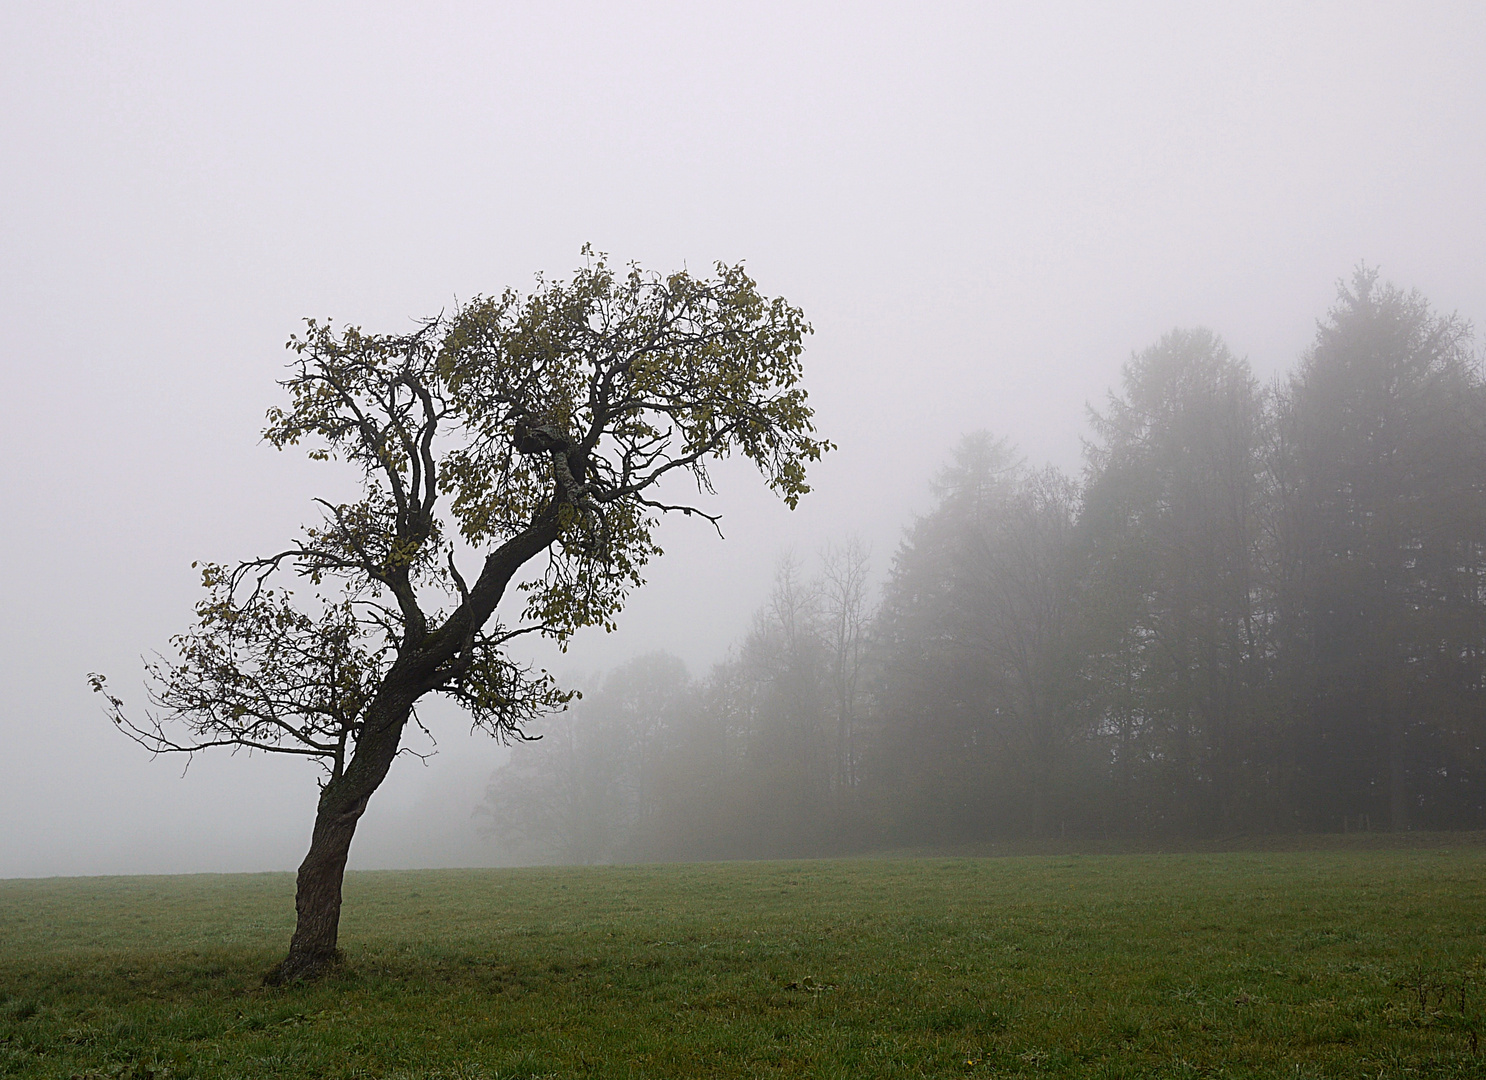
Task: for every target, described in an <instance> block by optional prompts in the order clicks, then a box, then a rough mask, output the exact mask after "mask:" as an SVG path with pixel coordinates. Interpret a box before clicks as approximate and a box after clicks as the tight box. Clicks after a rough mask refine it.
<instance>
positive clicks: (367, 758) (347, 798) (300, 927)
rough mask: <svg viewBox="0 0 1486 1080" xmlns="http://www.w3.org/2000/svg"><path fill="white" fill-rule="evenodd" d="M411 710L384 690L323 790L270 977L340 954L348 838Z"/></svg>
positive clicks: (305, 972) (296, 974)
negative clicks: (283, 951) (342, 767)
mask: <svg viewBox="0 0 1486 1080" xmlns="http://www.w3.org/2000/svg"><path fill="white" fill-rule="evenodd" d="M411 712H412V699H411V697H408V696H406V695H402V694H395V695H389V694H386V693H385V691H384V694H383V698H382V700H379V701H377V702H374V703H373V704H372V706H371V708H370V709H369V710H368V711H367V720H366V724H365V726H364V727H363V729H362V735H361V739H360V741H359V742H358V743H357V745H356V752H355V753H354V754H353V755H352V757H351V763H350V765H348V766H347V767H346V771H345V772H344V773H342V774H341V775H339V776H337V777H334V778H332V779H331V780H330V781H329V782H328V783H327V784H326V785H325V787H324V788H323V789H322V790H321V792H320V803H319V808H318V810H317V811H316V814H315V831H314V833H313V834H312V835H311V838H310V850H309V854H307V855H306V856H305V857H304V862H302V863H300V864H299V876H298V879H297V883H296V887H295V895H294V910H295V914H296V919H295V924H294V936H293V938H291V939H290V941H289V955H288V956H287V957H285V958H284V962H283V963H282V964H280V965H279V966H278V967H277V968H275V969H274V971H273V972H272V974H270V975H269V977H268V981H269V982H270V983H272V984H275V985H280V984H283V983H287V982H293V981H294V980H296V979H311V978H314V977H315V976H317V975H319V974H321V973H323V972H324V971H325V969H326V968H327V967H328V966H329V965H330V964H331V963H333V962H334V961H335V959H336V958H337V956H338V955H339V952H338V950H337V947H336V946H337V939H338V937H339V934H340V922H341V882H342V881H343V879H344V878H345V875H346V858H347V857H348V856H349V855H350V853H351V838H352V837H353V836H355V835H356V823H357V822H359V821H360V820H361V815H362V814H364V813H365V812H366V804H367V802H368V801H369V800H370V799H371V797H372V793H373V792H375V791H376V790H377V788H378V787H380V786H381V784H382V781H383V780H384V779H385V778H386V776H387V770H388V769H389V768H391V766H392V760H393V758H395V757H396V756H397V748H398V743H399V741H400V739H401V738H402V729H403V726H404V725H405V724H406V723H407V721H408V717H409V716H410V715H411Z"/></svg>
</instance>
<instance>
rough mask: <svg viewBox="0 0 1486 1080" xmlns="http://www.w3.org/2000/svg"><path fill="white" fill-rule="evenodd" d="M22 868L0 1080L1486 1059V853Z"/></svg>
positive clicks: (11, 889) (4, 914) (1315, 1072)
mask: <svg viewBox="0 0 1486 1080" xmlns="http://www.w3.org/2000/svg"><path fill="white" fill-rule="evenodd" d="M291 892H292V881H291V879H290V878H289V876H287V875H234V876H200V877H158V878H102V879H61V880H57V879H53V880H40V881H0V1076H22V1077H86V1078H93V1077H98V1078H103V1077H110V1078H126V1080H127V1078H144V1077H151V1078H159V1077H165V1076H169V1077H173V1078H184V1077H217V1076H222V1077H228V1076H232V1077H266V1076H314V1077H347V1078H349V1077H406V1078H413V1077H426V1078H435V1077H449V1078H456V1077H457V1078H495V1077H512V1078H514V1077H543V1076H551V1077H569V1076H594V1077H700V1076H710V1077H734V1076H737V1077H745V1076H768V1077H774V1076H778V1077H785V1076H823V1077H877V1076H881V1077H905V1076H954V1077H991V1076H1027V1077H1042V1076H1097V1077H1133V1076H1172V1077H1187V1076H1232V1077H1241V1076H1266V1077H1281V1076H1283V1077H1313V1076H1337V1077H1406V1076H1407V1077H1419V1076H1472V1077H1486V1007H1483V1006H1486V850H1482V849H1481V848H1480V847H1473V846H1467V847H1456V848H1454V849H1453V850H1443V849H1441V850H1424V849H1417V850H1339V851H1308V852H1249V853H1240V854H1207V853H1202V854H1184V855H1154V854H1152V855H1103V856H1082V857H1080V856H1051V857H1017V858H999V859H917V860H861V861H843V862H800V863H724V864H710V865H693V866H654V867H616V868H592V869H544V870H488V871H427V872H416V873H362V874H353V875H351V876H350V878H349V879H348V882H347V890H346V892H347V898H346V899H347V902H346V910H345V917H344V921H343V924H342V944H343V946H344V948H345V950H346V953H347V958H346V961H345V963H344V965H343V966H342V967H341V969H340V970H339V971H338V972H337V974H336V975H335V976H334V977H332V978H330V979H328V980H326V981H324V982H321V983H318V984H315V985H310V986H297V987H291V988H288V989H284V990H271V989H266V988H264V987H263V986H262V985H261V976H262V973H263V972H264V971H266V970H267V969H268V968H269V967H270V966H271V965H272V964H273V962H274V961H275V960H277V959H278V958H279V956H280V954H281V951H282V949H283V948H284V945H285V943H286V941H287V938H288V934H289V931H290V928H291V919H292V895H291Z"/></svg>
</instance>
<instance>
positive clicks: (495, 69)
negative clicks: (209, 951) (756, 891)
mask: <svg viewBox="0 0 1486 1080" xmlns="http://www.w3.org/2000/svg"><path fill="white" fill-rule="evenodd" d="M215 7H216V5H202V4H180V5H164V4H132V5H120V4H102V3H100V4H88V5H84V4H69V3H64V2H56V0H53V2H47V3H26V2H12V3H7V4H5V5H4V6H3V7H0V95H3V99H0V100H3V105H0V155H3V162H4V167H3V169H0V282H3V283H0V305H3V315H4V323H3V325H4V327H5V331H4V340H3V345H0V357H3V361H0V362H3V370H4V387H5V391H6V392H7V394H8V398H9V402H10V407H9V408H8V409H7V420H6V423H5V425H4V426H3V427H0V448H3V453H4V460H5V462H6V467H5V468H4V470H3V474H0V497H3V505H4V511H3V513H0V530H3V531H0V545H3V557H4V566H5V573H4V575H3V577H0V613H3V616H4V618H3V620H0V635H3V638H0V679H3V689H4V696H3V699H0V826H3V828H0V876H15V875H36V874H55V873H65V874H78V873H121V872H164V871H172V872H173V871H185V870H239V869H286V868H290V867H292V866H294V865H295V864H296V863H297V862H298V860H299V859H300V857H301V856H302V854H303V849H304V847H305V845H306V844H307V842H308V837H309V829H310V825H311V821H312V816H313V803H314V798H315V783H314V771H313V769H312V767H310V766H308V765H305V764H303V763H300V762H294V761H287V762H286V761H282V760H266V759H264V758H262V757H254V758H248V757H246V756H244V755H239V756H237V757H235V758H234V757H230V756H227V755H225V754H224V755H219V756H217V757H202V758H198V759H197V760H196V762H195V763H194V764H193V765H192V766H191V768H190V771H189V773H188V774H187V775H186V776H185V778H184V779H182V778H181V770H182V764H183V763H182V762H181V761H179V760H174V761H171V760H157V761H151V760H149V758H148V756H147V755H146V754H145V753H144V751H142V750H141V749H139V748H138V747H136V746H135V745H134V744H132V743H129V742H127V741H126V740H125V739H123V738H122V737H121V736H120V735H119V734H118V733H116V732H115V731H113V730H112V729H111V728H110V726H109V724H108V723H107V722H106V721H105V719H104V717H103V715H102V713H101V711H100V709H99V707H98V703H97V702H96V701H95V700H94V699H93V698H92V695H90V694H89V692H88V689H87V684H86V675H87V673H88V672H89V671H93V670H99V671H104V672H107V673H108V674H109V675H110V681H111V683H112V684H113V685H114V688H115V691H116V692H120V693H122V694H123V696H124V697H125V698H126V700H128V701H131V702H135V703H140V702H142V698H143V695H142V692H141V684H140V660H139V658H140V656H141V654H146V653H150V652H152V651H154V650H160V649H164V648H165V647H166V646H167V643H168V640H169V637H170V635H171V634H173V633H176V632H179V631H181V630H184V629H185V628H186V627H187V625H188V624H189V621H190V614H191V604H192V603H193V602H194V600H195V598H196V593H197V578H196V576H195V574H194V572H193V571H192V570H191V569H190V563H191V561H192V560H193V559H216V560H221V561H229V560H234V559H237V558H243V557H248V556H251V555H253V554H257V553H261V552H266V551H269V550H276V549H277V548H279V547H281V546H283V543H284V541H285V540H286V539H287V538H288V537H290V536H291V535H292V533H293V531H294V529H295V528H296V527H297V526H298V525H299V524H300V523H301V522H304V521H306V520H310V519H311V518H312V516H313V515H312V511H311V509H310V505H309V500H310V498H311V496H312V495H314V494H316V493H321V492H326V491H335V490H343V489H344V477H337V476H336V474H335V473H334V469H333V467H330V466H325V465H316V464H313V463H310V462H307V461H305V460H304V458H303V457H302V456H299V455H296V454H289V453H285V454H279V453H276V452H275V451H273V450H272V449H271V448H269V447H267V446H265V445H264V444H262V443H261V442H260V441H259V436H258V432H259V430H260V428H261V426H262V417H263V413H264V410H265V409H266V408H267V407H268V406H269V405H271V404H274V403H276V402H278V401H279V400H280V398H279V393H280V391H279V390H278V388H277V387H276V386H275V385H274V380H275V379H276V378H278V377H279V375H280V372H281V369H282V365H283V364H284V361H285V359H286V355H285V353H284V351H283V343H284V341H285V339H286V338H287V337H288V335H289V334H290V333H291V332H293V331H294V330H295V329H296V325H297V322H298V320H300V319H301V318H302V317H304V316H309V315H314V316H320V317H326V316H329V317H334V318H335V319H336V320H337V321H339V322H351V323H358V324H360V325H362V326H364V327H365V328H367V329H369V330H385V331H401V330H405V329H407V328H408V327H410V326H411V320H412V319H414V318H417V317H420V316H425V315H430V314H433V313H435V312H437V311H439V310H440V309H441V308H446V307H448V306H450V305H452V304H453V303H454V302H455V301H456V300H457V299H461V298H468V297H470V296H472V295H474V294H476V293H480V292H491V291H497V290H499V289H501V288H503V287H504V286H507V285H516V286H520V287H526V286H528V285H529V284H530V283H531V280H532V275H533V273H534V272H535V271H537V270H545V271H547V272H548V273H551V274H565V273H566V272H568V271H570V270H571V269H572V268H574V267H575V266H576V265H577V264H578V261H579V249H580V248H581V246H582V245H583V244H584V243H585V242H592V243H593V245H594V246H595V247H596V248H598V249H600V250H602V251H607V252H610V253H611V254H612V255H613V256H614V257H615V258H616V259H617V260H619V261H621V262H623V261H627V260H631V259H634V260H638V261H640V262H641V263H643V264H644V265H645V266H647V267H651V268H654V269H657V270H669V269H672V268H675V267H679V266H683V265H685V266H688V267H690V268H692V269H694V270H705V269H707V268H709V267H710V265H711V264H712V263H713V262H714V261H716V260H719V259H721V260H726V261H729V262H732V261H738V260H746V261H747V264H748V266H749V268H750V271H751V272H752V273H753V275H754V276H755V277H756V278H757V279H758V281H759V283H760V286H761V288H762V289H763V290H764V291H765V292H767V293H770V294H782V295H784V296H786V297H788V298H789V299H790V300H791V301H792V302H794V303H797V304H799V305H801V306H803V307H804V308H805V310H806V313H807V315H808V316H809V318H810V320H811V322H812V323H813V324H814V327H815V335H814V337H813V338H812V339H811V342H810V345H809V349H808V351H807V354H806V371H807V385H808V386H809V388H810V391H811V395H812V399H813V401H814V403H815V405H816V407H817V410H818V418H819V423H820V428H821V430H822V432H823V433H824V434H825V435H826V436H827V437H829V438H831V439H832V440H834V441H835V442H837V443H838V444H839V446H840V450H839V452H837V453H835V454H833V455H831V456H830V458H829V459H828V460H827V461H826V462H825V463H824V464H823V465H821V466H820V467H819V468H818V469H816V471H815V472H814V474H813V478H812V482H813V484H814V486H815V488H816V490H815V492H814V493H813V494H812V495H811V496H809V497H808V498H807V499H806V500H805V502H804V503H802V505H801V508H800V509H799V510H798V511H797V512H795V513H793V514H791V513H789V512H788V511H786V510H785V509H784V508H783V507H782V506H780V505H778V504H777V503H775V502H774V501H773V500H772V499H771V498H770V497H769V496H768V495H767V494H766V493H765V492H764V491H763V487H762V485H761V484H760V483H759V482H758V481H757V480H756V478H755V477H753V476H751V475H750V474H749V473H748V472H747V471H746V470H745V469H741V468H731V467H730V468H725V469H723V470H720V471H719V473H718V480H719V487H720V489H721V490H722V497H721V498H720V499H719V500H718V504H719V506H720V508H721V509H722V511H723V512H724V514H725V519H724V531H725V532H726V534H727V539H726V541H725V542H720V541H718V540H717V538H716V537H715V536H714V535H712V534H711V533H710V532H709V531H708V530H707V529H706V528H705V527H704V526H702V525H700V524H698V523H697V522H695V521H678V522H675V523H672V524H670V525H668V526H667V527H666V529H665V530H664V531H663V532H662V534H661V538H662V544H663V546H664V547H665V548H666V549H667V555H666V557H665V558H664V559H663V560H662V561H661V562H659V563H657V564H655V565H654V566H653V567H652V568H651V573H650V575H649V576H650V581H651V584H650V585H649V586H648V587H647V589H646V590H645V591H644V592H643V593H641V594H640V595H639V596H637V597H636V598H635V599H634V601H633V602H632V603H631V605H630V607H629V609H628V612H627V613H626V615H625V616H624V617H623V620H622V626H621V629H620V631H619V632H617V633H615V634H612V635H608V636H605V635H603V634H601V633H590V634H585V635H583V636H580V637H579V638H578V639H576V641H575V642H574V645H573V647H572V649H571V650H570V652H569V654H568V655H567V656H566V657H561V658H558V664H559V667H560V669H561V670H563V671H566V672H568V673H570V674H577V673H582V672H592V671H596V670H599V669H602V668H607V667H611V666H613V665H614V664H617V663H620V662H622V661H624V660H625V659H627V658H629V657H631V656H633V655H635V654H637V653H641V652H645V651H648V650H651V649H659V648H663V649H668V650H671V651H673V652H675V653H677V654H678V655H680V656H681V657H682V658H683V659H685V660H686V661H687V663H688V664H689V665H690V666H691V668H692V670H693V672H695V673H701V672H703V671H705V668H706V667H707V665H708V664H709V663H710V662H711V661H712V660H714V659H716V658H719V657H720V656H721V655H723V653H724V652H725V651H726V649H727V648H728V646H729V645H730V643H732V642H733V641H735V640H736V639H737V638H738V637H739V636H740V635H741V634H742V633H744V632H745V631H746V629H747V627H748V622H749V617H750V612H751V611H752V610H753V608H754V607H755V606H757V605H758V604H759V603H760V602H761V601H762V600H763V599H764V596H765V594H766V593H767V590H768V587H769V581H770V577H771V574H772V570H773V567H774V565H775V563H776V561H777V560H778V558H779V557H780V555H781V553H783V552H784V551H786V550H789V549H793V550H794V551H795V552H796V553H797V554H798V555H799V556H800V557H801V558H802V559H804V560H809V559H810V558H811V557H813V556H814V554H815V553H816V552H817V551H818V550H819V549H820V547H821V546H822V544H823V543H824V542H825V541H827V540H829V539H833V538H835V539H840V538H844V537H846V536H848V535H852V534H855V535H857V536H859V537H861V538H862V539H863V540H864V541H866V542H868V543H870V544H871V545H872V548H873V553H874V563H875V566H876V568H877V570H878V571H879V573H880V572H882V571H884V570H885V569H886V567H887V565H888V563H889V561H890V559H891V555H892V551H893V548H894V546H895V545H896V543H897V539H898V537H899V535H900V533H901V529H902V527H903V525H904V524H905V523H906V522H907V521H908V520H909V519H910V517H911V515H912V514H913V513H915V512H918V511H922V510H923V509H925V508H927V506H928V502H929V492H928V487H927V481H928V478H929V477H930V475H931V474H932V473H933V471H934V470H935V468H936V467H937V466H938V465H939V463H940V462H942V460H943V459H944V457H945V455H946V453H947V452H948V450H949V449H950V447H951V446H952V445H953V444H954V443H955V442H956V440H957V439H958V437H959V436H960V435H961V434H962V433H964V432H966V431H969V430H972V429H976V428H982V427H983V428H989V429H991V430H992V431H994V432H996V433H997V434H1003V435H1006V436H1008V437H1010V438H1011V439H1012V440H1013V441H1015V442H1016V443H1018V444H1019V445H1020V446H1021V448H1022V449H1023V451H1024V453H1025V454H1026V455H1027V456H1028V458H1029V459H1030V460H1032V461H1034V462H1039V463H1040V462H1044V461H1051V462H1054V463H1057V464H1059V465H1062V466H1063V467H1065V468H1069V469H1077V468H1078V467H1079V461H1080V438H1081V436H1082V435H1084V434H1085V432H1086V427H1085V422H1084V421H1085V404H1086V402H1091V401H1094V402H1097V401H1098V400H1099V399H1100V398H1102V396H1103V395H1104V393H1105V392H1106V390H1107V389H1108V387H1109V386H1110V385H1111V384H1112V382H1113V381H1114V380H1115V379H1116V378H1117V376H1118V370H1119V366H1120V364H1121V363H1122V362H1123V361H1124V360H1125V359H1126V358H1127V357H1128V356H1129V354H1130V353H1131V351H1132V350H1138V349H1141V348H1143V347H1145V346H1146V345H1148V344H1150V343H1152V342H1153V341H1154V340H1155V339H1156V338H1157V337H1159V335H1160V334H1161V333H1162V332H1164V331H1165V330H1167V329H1170V328H1171V327H1173V326H1176V325H1195V324H1202V325H1207V326H1210V327H1212V328H1214V329H1215V330H1217V331H1218V332H1219V333H1221V334H1222V335H1224V337H1225V338H1226V339H1227V341H1228V343H1229V344H1230V346H1231V347H1232V348H1233V350H1234V351H1235V352H1237V353H1239V354H1240V355H1247V356H1248V358H1249V360H1250V361H1251V363H1252V364H1253V365H1254V368H1255V370H1256V371H1257V372H1258V374H1259V375H1260V376H1261V378H1265V379H1267V378H1270V377H1272V376H1273V375H1274V374H1275V373H1278V372H1281V371H1283V370H1285V369H1287V368H1288V367H1289V366H1290V365H1291V364H1292V363H1293V362H1294V360H1295V358H1296V357H1297V356H1298V354H1299V353H1300V352H1301V351H1302V350H1303V349H1304V348H1305V347H1306V345H1307V344H1308V343H1309V341H1310V339H1311V336H1312V335H1313V333H1314V329H1315V322H1316V319H1317V318H1318V317H1320V316H1321V315H1323V314H1324V312H1325V311H1326V309H1327V307H1328V306H1329V304H1330V303H1331V300H1332V298H1333V296H1334V293H1335V282H1336V280H1337V279H1338V278H1340V277H1342V276H1344V275H1347V274H1349V272H1350V270H1351V268H1352V267H1353V266H1354V265H1356V264H1357V262H1358V261H1359V260H1366V261H1367V262H1369V263H1370V264H1374V265H1378V266H1380V267H1381V268H1382V273H1383V276H1384V277H1385V278H1388V279H1390V280H1393V281H1395V282H1397V283H1398V284H1400V285H1404V286H1417V287H1418V288H1420V289H1421V290H1422V291H1423V292H1424V293H1425V294H1426V295H1427V296H1428V297H1429V298H1430V299H1431V300H1432V301H1433V302H1434V304H1435V305H1436V306H1437V307H1438V308H1441V309H1443V310H1445V311H1452V310H1456V311H1459V312H1460V314H1461V315H1463V316H1465V317H1467V318H1479V317H1482V316H1486V259H1483V253H1486V211H1483V209H1482V190H1483V178H1486V65H1483V63H1482V56H1483V47H1486V5H1482V4H1479V3H1459V4H1426V3H1413V4H1408V5H1403V4H1394V3H1390V4H1382V3H1356V2H1352V3H1336V4H1323V3H1314V4H1305V5H1296V4H1293V3H1285V4H1231V5H1222V10H1221V11H1217V10H1205V9H1209V8H1211V9H1216V8H1218V7H1219V5H1195V4H1190V3H1173V4H1111V3H1088V4H1056V3H1041V4H1035V5H1034V4H989V3H975V4H958V5H956V4H937V5H935V4H913V5H908V4H901V5H885V4H864V3H853V4H840V5H809V4H798V3H792V4H779V5H766V4H750V5H738V6H736V7H734V8H733V9H732V11H731V13H729V12H726V11H723V10H722V8H723V5H708V4H612V3H611V4H596V3H595V4H560V3H557V4H554V3H548V4H542V5H536V4H514V3H513V4H504V5H501V4H468V5H459V4H452V3H424V4H418V5H411V4H410V5H403V6H393V5H380V4H365V3H363V4H354V5H352V4H346V5H331V4H292V5H276V4H254V5H236V6H235V8H236V10H233V11H220V10H212V9H213V8H215ZM1199 9H1204V10H1199ZM429 715H430V716H431V717H432V718H433V719H434V720H437V721H439V722H438V723H437V724H436V725H434V727H435V734H436V735H438V737H439V740H440V747H439V749H440V753H439V755H438V757H436V758H435V759H433V761H432V762H431V763H430V765H429V766H428V767H427V768H422V767H420V766H419V765H418V763H417V762H416V761H413V760H405V761H400V762H399V763H398V764H397V766H396V767H395V768H394V770H393V774H392V777H391V779H390V780H389V781H388V784H387V786H386V787H385V788H384V789H383V790H382V791H381V792H380V793H379V794H378V795H377V797H376V798H375V799H374V800H373V802H372V806H371V809H370V811H369V812H368V814H367V816H366V818H365V819H364V820H363V822H362V825H361V828H360V831H359V833H358V837H357V840H356V846H355V847H354V848H353V853H352V865H353V866H357V865H359V866H378V865H428V864H436V863H440V862H444V863H448V862H456V863H470V862H477V861H479V860H480V858H481V850H482V849H481V846H480V840H479V837H478V835H477V833H476V832H475V830H474V826H473V824H472V822H471V819H470V811H471V809H472V808H473V804H474V801H475V800H477V799H478V798H479V795H480V792H481V790H482V783H483V780H484V777H485V776H487V775H488V773H489V771H490V770H491V768H492V767H493V766H494V765H495V764H496V763H498V762H499V760H500V759H501V752H500V751H498V750H497V749H496V748H495V747H494V746H493V744H491V743H489V742H488V741H480V740H478V739H473V738H471V737H469V736H468V735H467V734H466V732H467V727H468V725H467V724H465V723H462V722H461V721H460V720H459V718H458V717H457V716H455V715H452V714H450V713H449V712H448V711H445V710H430V713H429Z"/></svg>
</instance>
